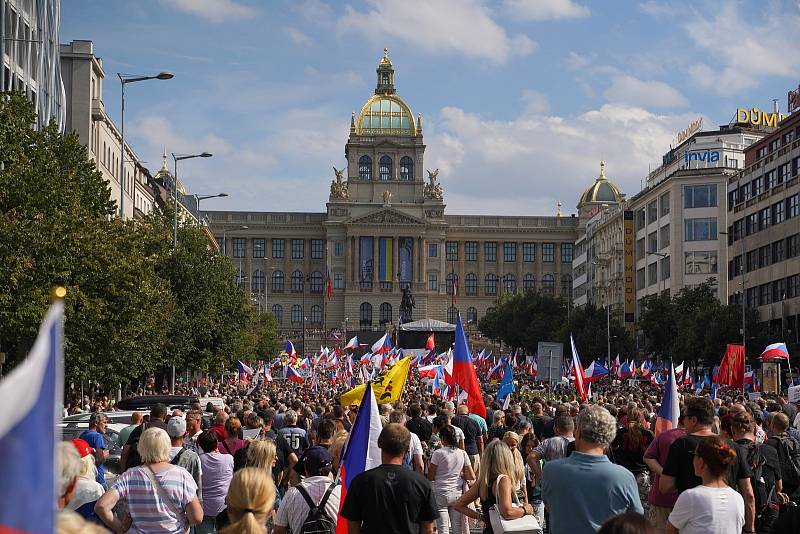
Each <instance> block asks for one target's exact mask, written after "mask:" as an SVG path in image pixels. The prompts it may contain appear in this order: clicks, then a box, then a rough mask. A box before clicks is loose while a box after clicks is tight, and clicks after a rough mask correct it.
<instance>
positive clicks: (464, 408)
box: [458, 404, 469, 415]
mask: <svg viewBox="0 0 800 534" xmlns="http://www.w3.org/2000/svg"><path fill="white" fill-rule="evenodd" d="M467 414H469V408H467V406H466V404H459V405H458V415H467Z"/></svg>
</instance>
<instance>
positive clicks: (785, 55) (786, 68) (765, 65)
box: [685, 2, 800, 95]
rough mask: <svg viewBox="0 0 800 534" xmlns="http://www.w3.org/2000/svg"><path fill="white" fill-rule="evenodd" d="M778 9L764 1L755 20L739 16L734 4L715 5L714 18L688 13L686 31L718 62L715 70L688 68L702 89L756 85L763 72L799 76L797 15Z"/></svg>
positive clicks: (726, 89)
mask: <svg viewBox="0 0 800 534" xmlns="http://www.w3.org/2000/svg"><path fill="white" fill-rule="evenodd" d="M780 7H781V6H780V4H779V3H766V2H765V3H764V4H763V5H760V6H759V9H758V11H759V16H758V18H756V19H755V20H751V19H750V18H748V20H741V18H740V16H739V11H738V8H737V5H736V4H734V3H725V4H723V5H721V6H718V9H717V11H716V14H715V15H714V16H706V15H705V14H698V16H694V17H690V18H689V20H691V22H689V23H687V24H686V25H685V30H686V33H687V34H688V35H689V37H690V38H691V39H692V40H693V41H694V43H695V45H697V46H698V47H699V48H701V49H702V50H704V51H706V52H708V53H709V54H710V55H711V56H712V57H714V58H716V59H718V60H719V61H718V62H715V63H716V64H719V65H720V66H719V68H714V67H712V66H709V65H708V63H706V62H697V63H695V64H694V65H692V66H691V67H690V68H689V70H688V72H689V76H690V77H691V79H692V80H693V81H694V82H695V83H696V84H697V85H699V86H700V87H703V88H706V89H709V90H712V91H714V92H716V93H719V94H722V95H731V94H735V93H738V92H740V91H743V90H746V89H750V88H752V87H756V86H758V85H759V83H760V79H761V78H763V77H765V76H780V77H788V78H796V77H797V76H798V75H800V55H799V54H795V53H792V52H791V51H792V50H794V48H795V43H796V41H797V32H798V31H799V30H800V15H798V14H797V12H796V11H795V12H793V13H788V12H781V11H779V9H780ZM716 8H717V6H716V5H715V9H716ZM754 29H757V31H753V30H754Z"/></svg>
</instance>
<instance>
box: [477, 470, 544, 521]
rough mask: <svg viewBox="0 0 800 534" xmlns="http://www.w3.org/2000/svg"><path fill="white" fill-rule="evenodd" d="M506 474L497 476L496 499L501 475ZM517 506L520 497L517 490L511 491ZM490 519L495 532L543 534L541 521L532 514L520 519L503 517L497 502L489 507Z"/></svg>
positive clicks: (495, 484)
mask: <svg viewBox="0 0 800 534" xmlns="http://www.w3.org/2000/svg"><path fill="white" fill-rule="evenodd" d="M504 476H506V475H500V476H499V477H497V480H496V481H495V483H494V495H495V499H497V493H498V492H497V490H498V488H499V487H500V477H504ZM511 494H512V496H513V499H514V503H513V505H514V506H515V507H518V506H520V504H519V499H517V494H516V492H513V491H512V492H511ZM489 521H490V522H491V524H492V532H493V533H494V534H504V533H506V532H516V533H519V534H542V527H541V526H540V525H539V522H538V521H537V520H536V518H535V517H534V516H532V515H524V516H522V517H520V518H518V519H503V516H502V515H500V510H499V509H498V505H497V504H493V505H492V507H491V508H489Z"/></svg>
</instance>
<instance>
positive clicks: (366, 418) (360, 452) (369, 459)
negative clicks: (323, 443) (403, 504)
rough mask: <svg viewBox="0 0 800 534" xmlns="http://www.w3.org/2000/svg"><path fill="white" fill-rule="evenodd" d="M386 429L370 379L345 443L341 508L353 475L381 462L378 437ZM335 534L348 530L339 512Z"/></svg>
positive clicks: (341, 470) (344, 532)
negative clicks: (382, 422)
mask: <svg viewBox="0 0 800 534" xmlns="http://www.w3.org/2000/svg"><path fill="white" fill-rule="evenodd" d="M381 430H383V425H382V424H381V417H380V414H379V413H378V403H377V402H376V401H375V395H374V394H373V393H372V384H371V383H370V382H367V384H366V387H365V388H364V396H363V397H362V399H361V405H360V406H359V408H358V415H356V420H355V422H354V423H353V428H352V429H351V430H350V436H349V437H348V438H347V442H346V443H345V445H344V454H343V455H342V465H341V467H340V468H339V480H341V482H342V495H341V498H340V500H339V512H340V513H341V510H342V506H343V505H344V500H345V497H346V496H347V489H348V488H349V487H350V484H351V483H352V482H353V479H354V478H355V477H356V476H357V475H359V474H361V473H363V472H364V471H368V470H370V469H372V468H374V467H378V466H379V465H381V450H380V449H379V448H378V437H379V436H380V434H381ZM336 534H347V519H345V518H344V517H342V516H341V515H339V518H338V520H337V522H336Z"/></svg>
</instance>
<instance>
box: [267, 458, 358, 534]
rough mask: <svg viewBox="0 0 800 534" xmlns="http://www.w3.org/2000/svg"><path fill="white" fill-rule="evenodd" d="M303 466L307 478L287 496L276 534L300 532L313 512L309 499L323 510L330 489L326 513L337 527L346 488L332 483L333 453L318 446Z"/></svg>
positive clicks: (282, 503) (279, 509) (305, 459)
mask: <svg viewBox="0 0 800 534" xmlns="http://www.w3.org/2000/svg"><path fill="white" fill-rule="evenodd" d="M302 463H303V466H304V471H305V473H304V474H305V477H306V478H304V479H303V481H302V482H301V483H300V484H298V485H297V486H294V487H292V488H289V491H287V492H286V495H285V496H284V498H283V500H282V501H281V505H280V507H279V508H278V515H277V517H276V518H275V529H274V531H273V532H274V534H286V533H287V532H288V531H291V532H300V531H301V530H302V527H303V523H304V522H305V520H306V517H308V512H309V510H311V507H310V506H309V505H308V502H307V500H306V499H308V500H310V501H311V502H313V503H314V505H315V506H319V505H320V503H321V501H322V499H323V498H324V497H325V495H326V493H328V490H329V489H330V494H329V495H328V498H327V500H326V501H325V513H326V514H327V515H328V517H329V518H330V519H331V520H332V521H333V523H334V524H336V517H337V514H338V513H339V499H340V497H341V491H342V487H341V486H340V485H339V484H335V483H334V482H333V480H332V479H331V465H333V460H332V458H331V453H330V452H328V449H326V448H325V447H321V446H319V445H315V446H313V447H310V448H309V449H307V450H306V451H305V452H304V453H303V457H302ZM304 493H305V495H304Z"/></svg>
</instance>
